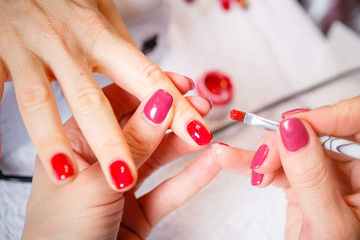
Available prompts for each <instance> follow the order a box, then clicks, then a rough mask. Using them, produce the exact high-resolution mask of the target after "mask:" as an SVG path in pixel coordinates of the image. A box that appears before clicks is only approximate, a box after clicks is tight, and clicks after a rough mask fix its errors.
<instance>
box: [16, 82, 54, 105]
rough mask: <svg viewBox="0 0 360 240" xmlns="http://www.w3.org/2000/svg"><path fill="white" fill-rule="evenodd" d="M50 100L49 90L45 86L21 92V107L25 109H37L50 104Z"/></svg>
mask: <svg viewBox="0 0 360 240" xmlns="http://www.w3.org/2000/svg"><path fill="white" fill-rule="evenodd" d="M50 99H51V95H50V92H49V90H48V89H47V88H46V87H45V86H42V85H38V86H34V87H31V88H27V89H24V90H23V91H21V92H20V96H19V106H20V107H21V108H25V109H36V108H38V107H40V106H41V105H43V104H45V103H47V102H49V101H50Z"/></svg>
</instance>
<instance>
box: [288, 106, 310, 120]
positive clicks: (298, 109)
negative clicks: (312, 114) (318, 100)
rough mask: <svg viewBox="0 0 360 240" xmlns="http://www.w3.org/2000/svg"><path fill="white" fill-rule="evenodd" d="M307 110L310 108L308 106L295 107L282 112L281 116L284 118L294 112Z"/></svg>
mask: <svg viewBox="0 0 360 240" xmlns="http://www.w3.org/2000/svg"><path fill="white" fill-rule="evenodd" d="M308 111H310V109H308V108H295V109H292V110H290V111H286V112H283V114H281V118H282V119H284V118H285V117H288V116H290V115H293V114H295V113H301V112H308Z"/></svg>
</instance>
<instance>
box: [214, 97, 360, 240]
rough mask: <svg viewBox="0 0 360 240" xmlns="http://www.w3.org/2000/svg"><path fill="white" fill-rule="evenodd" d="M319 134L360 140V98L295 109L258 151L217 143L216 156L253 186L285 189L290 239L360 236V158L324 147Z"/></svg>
mask: <svg viewBox="0 0 360 240" xmlns="http://www.w3.org/2000/svg"><path fill="white" fill-rule="evenodd" d="M291 113H295V114H291ZM317 135H328V136H336V137H340V138H345V139H349V140H352V141H357V142H360V97H355V98H352V99H348V100H344V101H341V102H339V103H337V104H334V105H331V106H323V107H320V108H317V109H313V110H306V111H305V109H300V110H296V111H290V113H288V114H287V115H286V117H285V119H284V120H283V121H282V122H281V124H280V127H279V129H278V130H277V131H276V132H269V133H267V134H265V135H264V136H263V138H262V139H261V140H260V141H259V144H258V146H259V147H258V150H257V151H256V152H255V153H254V152H252V151H247V150H243V149H240V148H230V147H226V146H222V145H216V146H214V147H212V148H211V154H212V155H213V157H212V158H213V159H215V160H216V161H217V162H218V164H219V165H220V166H222V167H224V168H227V169H230V170H234V171H237V172H239V173H240V174H243V175H247V176H251V178H252V179H251V183H252V185H255V186H258V187H266V186H268V185H270V184H273V185H275V186H278V187H281V188H283V189H284V191H285V193H286V196H287V200H288V206H287V221H286V232H285V233H286V239H316V240H318V239H338V240H342V239H344V240H345V239H346V240H349V239H354V240H355V239H360V160H359V159H352V158H349V157H346V156H343V155H340V154H337V153H333V152H330V151H328V150H325V149H323V148H322V146H321V143H320V141H319V139H318V137H317ZM220 156H221V157H220ZM239 159H242V161H239Z"/></svg>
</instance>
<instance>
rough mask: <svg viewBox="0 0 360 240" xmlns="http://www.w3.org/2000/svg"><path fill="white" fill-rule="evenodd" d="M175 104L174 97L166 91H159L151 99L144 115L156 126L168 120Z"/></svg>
mask: <svg viewBox="0 0 360 240" xmlns="http://www.w3.org/2000/svg"><path fill="white" fill-rule="evenodd" d="M172 102H173V97H172V96H171V95H170V94H169V93H167V92H166V91H164V90H162V89H159V90H157V91H156V92H155V93H154V94H153V95H152V96H151V98H150V99H149V101H148V102H147V103H146V105H145V107H144V115H145V116H146V118H147V119H149V120H150V121H152V122H153V123H155V124H159V123H161V122H162V121H164V119H165V118H166V115H167V113H168V112H169V110H170V108H171V105H172Z"/></svg>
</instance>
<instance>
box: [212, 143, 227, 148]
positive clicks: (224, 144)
mask: <svg viewBox="0 0 360 240" xmlns="http://www.w3.org/2000/svg"><path fill="white" fill-rule="evenodd" d="M214 144H219V145H223V146H229V145H228V144H226V143H222V142H213V143H212V144H211V145H210V148H212V146H214Z"/></svg>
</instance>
